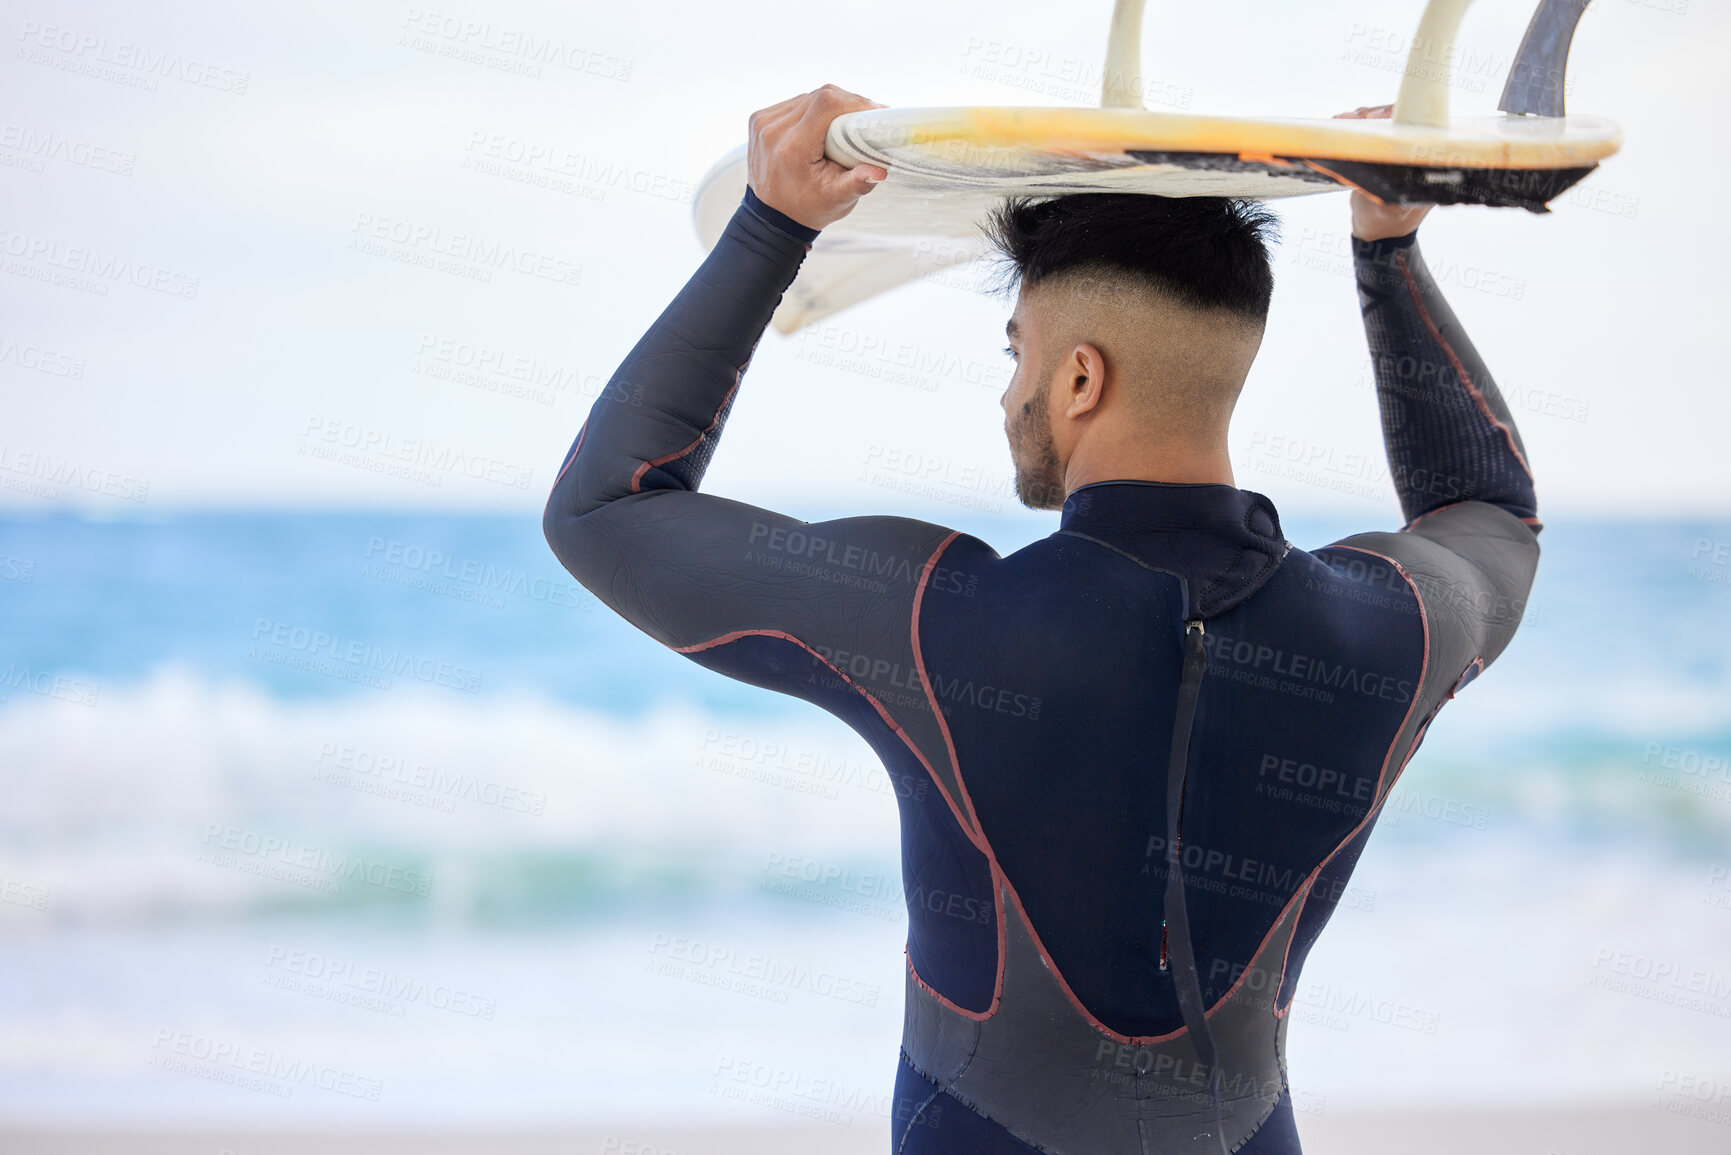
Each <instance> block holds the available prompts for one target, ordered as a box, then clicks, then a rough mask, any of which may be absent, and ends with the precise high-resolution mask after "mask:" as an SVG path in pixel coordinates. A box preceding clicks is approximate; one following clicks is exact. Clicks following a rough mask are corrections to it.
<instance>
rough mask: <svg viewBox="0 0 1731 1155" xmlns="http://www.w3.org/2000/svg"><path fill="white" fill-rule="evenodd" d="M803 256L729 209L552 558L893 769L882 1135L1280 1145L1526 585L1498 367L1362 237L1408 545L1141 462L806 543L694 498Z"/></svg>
mask: <svg viewBox="0 0 1731 1155" xmlns="http://www.w3.org/2000/svg"><path fill="white" fill-rule="evenodd" d="M814 236H815V230H814V229H809V228H806V227H804V226H801V225H800V224H799V223H798V222H795V221H791V220H790V219H788V218H786V217H785V216H784V215H783V214H781V213H779V212H777V211H776V210H775V209H773V208H769V207H768V206H766V205H764V204H763V203H762V202H761V201H759V200H758V199H757V198H756V197H755V195H754V194H753V193H752V192H750V191H748V192H747V195H746V201H745V203H744V204H743V205H742V206H741V208H740V210H739V211H738V213H736V215H735V217H734V219H733V222H732V223H730V225H729V226H728V229H727V230H726V232H724V234H723V236H722V238H721V240H720V241H719V242H718V244H717V245H716V248H715V250H714V251H713V252H712V253H711V255H710V257H709V259H708V260H706V261H705V263H704V266H703V268H702V269H700V270H699V272H698V273H697V274H696V275H695V276H693V278H692V279H691V281H690V282H689V283H688V284H687V286H686V287H685V289H684V290H683V291H682V292H681V293H680V295H679V297H678V298H677V299H676V300H675V301H674V303H673V304H672V305H671V306H669V308H668V309H667V311H666V312H665V313H663V315H662V317H661V319H660V320H659V321H657V323H656V324H655V326H653V327H652V328H651V329H650V331H649V333H648V334H647V335H646V336H645V337H644V338H643V340H642V341H640V342H639V344H638V346H637V347H636V348H635V349H634V350H633V351H632V353H631V355H630V356H628V357H627V358H626V360H625V362H624V364H623V365H622V366H621V367H620V370H619V372H618V373H617V374H616V375H615V377H614V379H613V381H612V382H610V383H609V386H608V388H607V390H605V391H604V392H603V394H602V395H601V397H600V399H599V400H598V401H597V402H596V404H595V407H594V409H593V410H592V411H591V414H590V417H589V420H588V422H587V423H586V424H585V426H584V428H583V430H582V432H580V433H579V435H578V438H577V442H576V445H575V446H574V447H573V450H572V453H571V455H570V457H569V458H568V460H567V461H566V463H565V466H564V468H563V469H562V471H561V473H560V477H559V479H558V481H557V482H556V483H555V487H554V492H553V495H552V497H551V499H550V500H549V503H548V508H547V513H546V519H545V520H546V531H547V536H548V540H549V542H550V543H551V544H552V546H553V548H554V550H555V552H556V553H557V554H558V556H559V557H560V559H561V561H562V562H563V563H564V564H565V565H566V567H567V568H568V569H570V571H571V572H572V573H573V574H574V575H575V576H576V577H577V578H578V579H579V580H580V581H582V582H583V584H584V585H585V586H587V587H588V588H589V589H591V590H593V591H594V592H595V593H596V594H597V596H598V597H600V598H601V599H602V600H603V601H605V602H607V604H608V605H610V606H611V607H613V608H614V609H615V610H617V611H618V612H619V613H621V614H622V615H624V616H625V617H626V618H627V619H628V620H630V621H632V622H633V623H635V624H637V625H638V626H639V627H641V628H642V629H643V630H644V631H645V632H647V633H649V634H650V635H651V636H652V637H654V638H656V639H657V640H658V641H661V642H662V643H663V644H665V645H668V646H671V647H673V648H675V649H677V650H679V651H680V652H682V653H685V654H687V655H688V656H689V657H691V658H692V659H693V660H694V661H697V662H699V663H701V664H703V665H705V666H707V667H709V668H711V669H714V670H716V671H718V672H721V673H724V674H727V675H729V676H731V677H735V678H739V679H742V680H745V681H748V682H751V683H754V684H757V685H760V686H764V687H767V688H770V689H774V690H777V691H780V692H783V693H788V694H792V695H796V696H799V697H802V698H805V699H807V700H809V701H811V702H814V703H815V704H817V705H819V706H821V707H822V708H824V709H826V710H828V711H830V712H831V713H833V714H835V715H836V716H837V717H838V718H840V719H842V720H843V721H844V722H846V723H847V724H848V725H850V726H851V727H853V728H854V729H855V730H856V731H858V732H859V733H860V734H862V735H863V736H864V737H865V738H866V739H867V740H868V741H869V742H870V743H871V744H872V746H873V747H874V749H875V750H876V752H877V753H878V754H879V756H880V757H881V758H882V759H883V760H884V763H885V766H886V769H887V770H888V771H889V772H890V774H891V775H892V776H893V777H895V778H896V780H897V785H898V789H897V792H896V793H897V797H898V803H899V805H900V807H901V811H902V860H903V886H904V891H905V894H906V898H907V905H908V919H909V930H908V964H909V967H908V988H907V1009H906V1014H905V1019H904V1034H903V1044H902V1051H903V1054H902V1063H901V1065H900V1067H899V1068H898V1078H897V1088H896V1112H895V1119H894V1125H893V1135H894V1140H895V1149H896V1150H897V1151H899V1152H903V1153H904V1155H918V1153H921V1152H930V1153H933V1155H937V1153H955V1152H962V1151H967V1152H979V1153H994V1152H1000V1151H1003V1152H1024V1151H1029V1150H1044V1151H1051V1152H1089V1153H1100V1155H1117V1153H1120V1152H1138V1153H1144V1152H1152V1151H1181V1150H1197V1151H1214V1150H1220V1149H1222V1148H1224V1149H1236V1150H1239V1151H1241V1152H1246V1153H1249V1155H1275V1153H1282V1155H1284V1153H1288V1152H1295V1151H1296V1150H1297V1136H1296V1131H1295V1129H1294V1126H1293V1123H1292V1114H1291V1107H1290V1102H1289V1100H1288V1097H1287V1093H1286V1080H1285V1071H1284V1060H1283V1051H1284V1046H1283V1042H1284V1028H1285V1023H1286V1016H1285V1011H1286V1009H1287V1007H1288V1005H1289V1000H1290V999H1291V997H1292V994H1293V985H1294V983H1295V981H1296V979H1297V976H1298V972H1299V968H1300V967H1301V966H1302V963H1303V961H1304V957H1305V955H1306V953H1307V952H1308V950H1309V948H1310V945H1311V943H1312V942H1313V941H1314V940H1315V937H1316V935H1317V934H1318V933H1319V932H1320V930H1321V929H1322V927H1323V925H1324V924H1325V923H1326V921H1327V919H1328V917H1329V915H1330V914H1331V913H1332V911H1333V909H1334V907H1335V905H1336V904H1337V902H1338V901H1339V899H1340V897H1341V895H1342V893H1343V890H1344V888H1345V886H1346V881H1347V879H1348V877H1349V876H1350V873H1351V870H1352V867H1353V865H1354V864H1355V863H1356V861H1357V857H1358V854H1359V852H1360V851H1361V850H1362V848H1363V845H1364V842H1365V839H1366V837H1367V836H1368V834H1369V831H1370V829H1371V827H1372V823H1373V821H1374V818H1375V815H1376V813H1377V811H1378V807H1379V805H1380V803H1381V802H1382V800H1383V799H1384V798H1385V797H1386V795H1387V793H1388V791H1389V789H1390V788H1391V787H1392V785H1393V783H1394V780H1395V778H1396V777H1397V776H1398V774H1399V773H1400V770H1401V768H1402V767H1403V766H1404V765H1405V762H1406V760H1407V758H1408V757H1410V755H1411V753H1412V751H1413V749H1415V748H1416V746H1417V743H1418V741H1419V740H1420V739H1421V738H1422V736H1423V731H1424V728H1425V727H1426V726H1427V725H1428V724H1429V722H1430V719H1431V718H1432V717H1433V716H1434V714H1435V712H1436V710H1437V709H1438V708H1440V706H1441V705H1442V704H1443V702H1444V701H1446V700H1447V698H1449V697H1451V696H1452V694H1453V691H1454V690H1456V689H1458V688H1459V687H1460V686H1461V685H1462V684H1464V683H1465V682H1466V681H1467V680H1470V678H1471V677H1473V676H1474V675H1475V674H1476V673H1477V672H1478V671H1479V670H1480V669H1482V668H1483V666H1484V665H1485V664H1487V663H1488V662H1490V661H1491V660H1493V659H1494V658H1495V657H1496V655H1497V654H1498V653H1500V652H1501V650H1502V649H1503V647H1504V646H1505V645H1506V644H1507V643H1508V640H1509V637H1510V636H1511V635H1512V632H1513V630H1514V628H1515V626H1516V625H1517V624H1518V621H1519V610H1520V606H1521V604H1522V603H1523V602H1524V599H1525V596H1526V590H1527V588H1528V586H1529V585H1530V583H1531V580H1532V575H1533V570H1534V566H1535V565H1536V561H1537V545H1536V540H1535V537H1534V530H1533V528H1531V527H1532V526H1533V525H1536V518H1535V517H1534V510H1533V498H1532V488H1531V478H1530V474H1529V473H1528V472H1527V469H1526V462H1525V458H1524V451H1523V450H1522V449H1521V447H1520V443H1519V438H1518V436H1517V435H1516V434H1515V432H1514V430H1513V425H1512V422H1511V421H1510V420H1509V416H1508V413H1507V410H1506V408H1505V407H1504V406H1503V405H1502V402H1501V400H1500V398H1499V397H1498V396H1497V394H1496V390H1495V386H1494V384H1492V383H1491V382H1490V379H1489V377H1488V375H1487V374H1485V373H1484V371H1483V367H1482V365H1480V364H1479V362H1478V360H1477V357H1476V354H1474V353H1473V351H1472V348H1471V346H1470V344H1469V343H1467V342H1466V341H1465V339H1464V335H1462V334H1460V333H1459V331H1458V326H1457V325H1456V324H1455V322H1454V320H1453V318H1452V315H1450V314H1449V313H1448V312H1447V306H1446V304H1445V303H1444V302H1442V300H1441V298H1440V295H1439V294H1438V293H1437V291H1436V287H1435V285H1434V282H1432V281H1431V280H1430V279H1429V276H1428V274H1427V273H1426V272H1425V270H1424V266H1423V262H1422V260H1421V259H1420V258H1419V257H1418V254H1417V250H1416V247H1414V246H1413V243H1412V238H1411V237H1410V236H1407V237H1405V238H1397V239H1395V240H1391V241H1379V242H1376V243H1362V242H1357V241H1355V242H1354V246H1355V254H1356V256H1357V257H1358V262H1359V288H1360V299H1361V303H1362V304H1363V305H1364V308H1365V315H1366V324H1367V328H1368V329H1369V331H1370V334H1371V338H1372V349H1373V355H1374V358H1375V365H1376V370H1377V378H1378V391H1379V396H1380V398H1381V400H1382V403H1383V409H1384V419H1385V431H1386V432H1387V441H1388V447H1389V453H1390V461H1391V471H1392V473H1393V474H1394V481H1395V485H1396V489H1397V490H1398V492H1399V493H1400V496H1401V499H1402V503H1403V506H1404V507H1405V508H1406V512H1407V513H1408V516H1409V518H1410V519H1411V520H1410V522H1409V524H1408V526H1407V528H1406V529H1405V530H1403V531H1402V532H1400V533H1397V534H1384V533H1378V534H1365V535H1360V536H1359V537H1356V538H1352V539H1348V540H1347V541H1345V542H1341V543H1337V544H1336V545H1334V546H1331V547H1328V548H1326V549H1322V550H1318V551H1316V552H1315V553H1306V552H1304V551H1302V550H1298V549H1294V548H1292V547H1291V546H1290V545H1289V544H1288V543H1287V542H1286V540H1285V538H1284V536H1283V534H1282V533H1281V530H1280V526H1279V522H1278V518H1277V516H1276V514H1275V511H1274V509H1273V508H1272V506H1271V505H1270V504H1269V503H1268V501H1267V499H1266V498H1263V497H1261V496H1260V495H1257V494H1253V493H1249V492H1247V491H1243V490H1239V489H1236V488H1233V487H1232V486H1230V485H1224V484H1162V483H1157V482H1149V481H1106V482H1098V483H1094V484H1087V485H1082V486H1080V487H1078V488H1076V489H1074V490H1073V491H1072V492H1070V493H1069V495H1068V498H1067V499H1066V501H1065V503H1064V508H1063V513H1062V516H1061V519H1060V528H1059V529H1058V530H1057V532H1055V533H1054V534H1052V535H1051V536H1050V537H1048V538H1045V539H1043V540H1041V541H1039V542H1036V543H1034V544H1032V545H1030V546H1028V547H1027V548H1025V549H1022V550H1020V551H1018V552H1016V553H1014V554H1012V555H1010V556H1008V557H1003V558H1000V557H998V555H997V554H996V553H995V552H993V551H992V549H991V548H990V547H989V546H987V545H986V544H985V543H984V542H981V541H979V540H978V539H976V538H972V537H969V536H966V535H962V534H959V533H956V532H955V531H952V530H949V529H946V528H944V527H942V526H938V525H933V524H930V523H927V522H923V521H918V520H913V519H908V518H899V517H858V518H846V519H841V520H837V521H831V522H822V523H813V524H807V523H805V522H801V521H797V520H795V519H793V518H789V517H786V516H784V515H781V514H777V513H774V512H771V511H769V510H764V509H760V508H756V507H753V506H749V505H745V504H742V503H739V502H735V501H730V500H727V499H725V498H719V497H713V496H709V495H706V494H701V493H698V492H696V490H697V486H698V483H699V482H700V480H701V477H702V473H703V470H704V468H705V467H706V465H707V463H708V460H709V457H710V456H711V454H712V453H713V450H714V447H715V445H716V443H717V440H718V439H719V436H720V432H721V429H722V427H723V425H724V423H725V420H726V417H727V414H728V411H729V410H730V409H731V406H732V402H733V398H734V396H735V393H736V390H737V389H738V387H739V382H740V378H741V376H742V374H743V372H744V369H745V367H746V365H747V364H748V363H749V360H750V357H751V354H752V351H753V350H754V348H755V345H756V342H757V340H758V339H759V337H760V336H761V334H762V332H763V330H764V327H765V326H766V324H767V322H768V320H769V316H770V314H771V312H773V310H774V308H775V305H776V302H777V301H778V300H779V297H780V294H781V292H782V290H783V289H785V287H786V285H787V284H788V282H789V281H791V279H792V277H793V274H794V272H795V271H796V270H797V268H798V265H799V262H800V260H801V259H802V258H803V255H804V252H805V251H806V247H807V246H808V245H809V244H810V242H811V240H812V239H813V237H814ZM1415 374H1416V376H1415ZM1415 382H1422V383H1423V386H1422V387H1421V388H1420V387H1415V384H1414V383H1415ZM1403 390H1404V392H1403ZM1391 415H1392V417H1393V420H1391ZM1174 866H1176V867H1177V876H1178V880H1179V885H1177V887H1176V890H1174V888H1173V885H1172V883H1173V867H1174ZM1217 1112H1218V1117H1217Z"/></svg>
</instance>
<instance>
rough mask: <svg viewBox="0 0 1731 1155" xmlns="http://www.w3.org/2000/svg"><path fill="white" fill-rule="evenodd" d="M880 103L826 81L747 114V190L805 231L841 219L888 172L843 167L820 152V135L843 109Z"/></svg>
mask: <svg viewBox="0 0 1731 1155" xmlns="http://www.w3.org/2000/svg"><path fill="white" fill-rule="evenodd" d="M882 107H884V106H883V105H881V104H879V103H878V102H877V101H875V100H867V99H866V98H865V97H863V96H859V95H856V94H855V93H852V92H848V91H845V90H844V89H840V88H837V87H836V86H835V85H833V84H826V85H824V86H823V87H822V88H819V89H817V90H816V91H814V92H807V93H805V94H803V95H801V96H795V97H792V98H790V99H788V100H784V101H782V102H781V103H780V104H772V105H770V106H769V107H768V108H764V109H759V110H758V111H757V112H754V113H752V114H751V139H750V144H749V145H748V147H747V149H746V161H745V167H746V173H747V177H746V179H747V182H748V183H749V184H750V185H751V191H752V192H754V193H756V194H757V199H758V200H760V201H762V202H763V203H764V204H766V205H768V206H769V207H770V208H772V209H774V210H775V211H776V212H778V213H784V214H786V215H787V216H790V217H792V218H793V219H794V220H796V221H798V222H799V223H800V224H802V225H804V226H805V227H806V228H808V229H821V228H823V227H824V226H826V225H830V224H833V223H834V222H836V221H839V220H841V218H843V217H845V216H847V215H848V214H849V213H851V212H852V211H853V207H854V205H855V204H857V203H858V202H859V199H860V197H862V196H864V195H865V194H866V193H868V192H870V191H871V190H872V188H873V187H874V186H876V184H877V183H878V182H879V181H881V180H883V179H884V178H885V177H887V176H889V173H888V172H886V171H885V170H884V169H883V168H881V167H880V166H878V165H875V164H861V165H855V166H854V167H853V168H843V167H842V166H841V165H839V164H837V163H836V162H835V161H833V160H830V159H829V158H828V157H826V156H825V155H824V154H823V139H824V134H825V133H827V132H828V131H829V122H830V121H832V120H834V119H835V118H836V117H838V116H840V115H841V114H842V113H844V112H859V111H861V110H863V109H867V108H882Z"/></svg>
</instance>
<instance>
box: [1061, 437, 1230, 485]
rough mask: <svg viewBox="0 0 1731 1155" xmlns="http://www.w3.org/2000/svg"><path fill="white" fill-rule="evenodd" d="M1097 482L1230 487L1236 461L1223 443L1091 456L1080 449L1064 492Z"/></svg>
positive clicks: (1066, 473)
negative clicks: (1139, 482) (1150, 482)
mask: <svg viewBox="0 0 1731 1155" xmlns="http://www.w3.org/2000/svg"><path fill="white" fill-rule="evenodd" d="M1097 481H1163V482H1167V483H1168V484H1174V485H1230V486H1233V487H1234V488H1236V487H1237V482H1236V480H1234V478H1233V476H1232V460H1231V458H1230V457H1229V456H1228V454H1227V452H1226V445H1225V442H1224V440H1222V441H1221V443H1219V444H1209V445H1206V446H1199V445H1193V444H1167V445H1156V446H1138V447H1136V449H1135V451H1134V452H1119V453H1089V452H1087V449H1086V447H1085V446H1077V447H1076V452H1075V453H1073V454H1072V455H1071V457H1070V461H1069V465H1068V467H1067V468H1066V469H1065V470H1064V492H1065V493H1073V492H1075V491H1076V490H1077V489H1080V488H1081V487H1082V486H1084V485H1092V484H1094V483H1095V482H1097Z"/></svg>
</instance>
